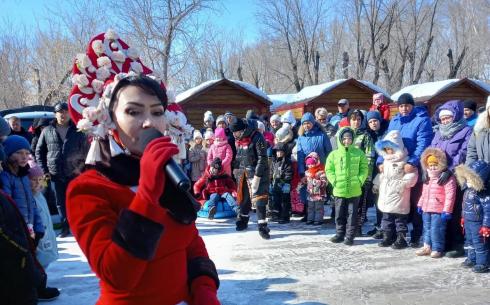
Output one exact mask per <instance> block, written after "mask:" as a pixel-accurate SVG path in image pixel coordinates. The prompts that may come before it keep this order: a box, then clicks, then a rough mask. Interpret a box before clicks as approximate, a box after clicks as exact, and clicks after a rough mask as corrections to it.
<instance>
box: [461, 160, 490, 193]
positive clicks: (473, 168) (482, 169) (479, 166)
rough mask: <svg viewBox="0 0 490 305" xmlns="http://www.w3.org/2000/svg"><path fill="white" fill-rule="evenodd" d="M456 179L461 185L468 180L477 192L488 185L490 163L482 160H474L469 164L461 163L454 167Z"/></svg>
mask: <svg viewBox="0 0 490 305" xmlns="http://www.w3.org/2000/svg"><path fill="white" fill-rule="evenodd" d="M454 173H455V175H456V179H457V180H458V183H459V185H461V186H462V187H463V186H464V185H465V184H466V183H467V182H468V181H469V182H470V184H471V186H472V188H473V189H474V190H476V191H477V192H479V191H482V190H484V189H485V188H488V187H489V184H490V183H489V180H490V165H489V164H488V163H487V162H485V161H482V160H478V161H475V162H473V163H471V164H470V166H467V165H464V164H461V165H458V166H456V168H455V169H454Z"/></svg>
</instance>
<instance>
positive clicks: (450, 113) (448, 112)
mask: <svg viewBox="0 0 490 305" xmlns="http://www.w3.org/2000/svg"><path fill="white" fill-rule="evenodd" d="M443 116H452V117H454V113H453V112H452V111H451V110H448V109H443V110H441V111H440V112H439V118H442V117H443Z"/></svg>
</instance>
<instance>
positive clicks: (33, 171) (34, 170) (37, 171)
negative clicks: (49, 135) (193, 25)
mask: <svg viewBox="0 0 490 305" xmlns="http://www.w3.org/2000/svg"><path fill="white" fill-rule="evenodd" d="M28 164H29V178H37V177H42V176H44V171H43V169H42V168H41V167H40V166H39V165H37V163H36V162H35V161H34V160H29V162H28Z"/></svg>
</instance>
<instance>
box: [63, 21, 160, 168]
mask: <svg viewBox="0 0 490 305" xmlns="http://www.w3.org/2000/svg"><path fill="white" fill-rule="evenodd" d="M151 73H153V71H152V70H151V69H149V68H148V67H146V66H145V65H143V63H142V62H141V60H140V58H139V52H138V50H136V49H135V48H132V47H129V46H128V45H127V44H126V43H125V42H124V41H122V40H121V39H120V38H119V36H118V35H117V34H116V32H115V31H114V30H111V29H109V30H107V32H105V33H101V34H99V35H97V36H95V37H93V38H92V39H91V40H90V42H89V45H88V47H87V52H86V54H83V53H81V54H77V56H76V58H75V63H74V65H73V70H72V83H73V88H72V90H71V92H70V96H69V98H68V100H69V103H68V105H69V112H70V116H71V118H72V120H73V122H74V123H75V124H76V125H77V128H78V130H80V131H82V132H85V133H87V134H89V135H90V136H91V138H92V142H91V144H90V149H89V152H88V154H87V158H86V160H85V163H86V164H92V165H95V163H96V162H97V161H102V154H101V147H100V145H101V140H102V139H106V138H107V137H108V138H109V145H110V151H111V156H116V155H119V154H121V153H125V151H124V150H123V148H122V147H121V146H120V145H119V144H118V143H117V142H116V141H115V140H114V137H113V130H114V128H115V125H114V123H113V122H112V119H111V116H110V115H109V103H110V101H111V97H112V92H113V89H114V87H115V85H116V84H117V82H118V81H119V80H121V79H123V78H125V77H129V76H136V75H140V74H143V75H146V76H148V77H151V78H153V79H155V80H157V81H158V82H159V83H160V86H161V87H162V89H164V90H165V85H164V83H163V82H162V81H161V80H160V79H158V78H157V77H155V76H152V75H150V74H151Z"/></svg>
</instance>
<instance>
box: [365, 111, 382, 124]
mask: <svg viewBox="0 0 490 305" xmlns="http://www.w3.org/2000/svg"><path fill="white" fill-rule="evenodd" d="M366 118H367V121H368V123H369V121H371V120H373V119H374V120H378V121H380V122H381V114H380V113H379V111H377V110H374V111H369V112H368V113H367V115H366Z"/></svg>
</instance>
